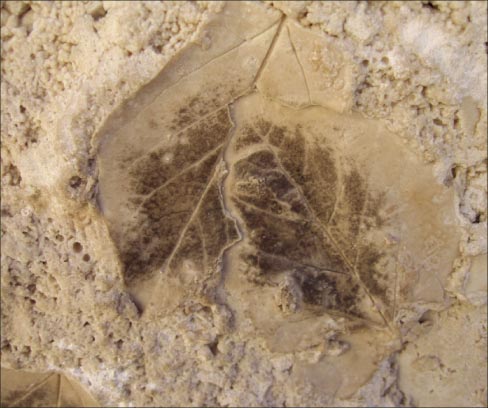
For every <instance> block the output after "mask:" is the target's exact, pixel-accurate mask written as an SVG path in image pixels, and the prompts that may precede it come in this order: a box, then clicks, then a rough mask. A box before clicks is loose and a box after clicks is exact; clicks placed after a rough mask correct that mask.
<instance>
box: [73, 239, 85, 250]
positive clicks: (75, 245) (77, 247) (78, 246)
mask: <svg viewBox="0 0 488 409" xmlns="http://www.w3.org/2000/svg"><path fill="white" fill-rule="evenodd" d="M82 250H83V246H82V245H81V243H79V242H77V241H75V242H74V243H73V251H74V252H75V253H81V251H82Z"/></svg>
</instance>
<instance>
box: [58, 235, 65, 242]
mask: <svg viewBox="0 0 488 409" xmlns="http://www.w3.org/2000/svg"><path fill="white" fill-rule="evenodd" d="M56 240H57V241H63V240H64V236H63V235H62V234H56Z"/></svg>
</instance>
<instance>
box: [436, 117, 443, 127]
mask: <svg viewBox="0 0 488 409" xmlns="http://www.w3.org/2000/svg"><path fill="white" fill-rule="evenodd" d="M434 124H436V125H439V126H442V121H441V120H440V119H439V118H434Z"/></svg>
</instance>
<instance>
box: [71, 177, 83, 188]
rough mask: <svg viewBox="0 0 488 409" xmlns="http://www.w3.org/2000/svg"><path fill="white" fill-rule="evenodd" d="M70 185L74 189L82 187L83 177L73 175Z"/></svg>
mask: <svg viewBox="0 0 488 409" xmlns="http://www.w3.org/2000/svg"><path fill="white" fill-rule="evenodd" d="M69 185H70V187H72V188H73V189H76V188H78V187H80V185H81V178H80V177H79V176H72V177H71V179H70V180H69Z"/></svg>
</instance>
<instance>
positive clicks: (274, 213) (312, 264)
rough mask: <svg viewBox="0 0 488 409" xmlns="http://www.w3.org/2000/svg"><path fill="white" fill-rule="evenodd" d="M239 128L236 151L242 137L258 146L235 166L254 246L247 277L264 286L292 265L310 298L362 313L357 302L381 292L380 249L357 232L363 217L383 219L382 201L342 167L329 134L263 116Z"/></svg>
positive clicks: (239, 201) (237, 196)
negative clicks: (317, 137) (311, 134)
mask: <svg viewBox="0 0 488 409" xmlns="http://www.w3.org/2000/svg"><path fill="white" fill-rule="evenodd" d="M242 135H244V136H246V138H245V139H244V138H242V139H237V140H236V143H237V145H238V146H237V147H236V148H235V149H236V150H239V149H240V148H241V147H242V146H244V144H243V142H242V141H243V140H245V141H246V146H248V147H249V146H251V147H252V141H256V142H255V145H256V148H255V149H257V150H252V149H251V153H249V154H248V155H247V156H244V157H243V158H241V159H239V160H238V161H237V162H236V163H235V164H234V168H233V170H234V177H235V187H234V191H233V196H232V200H233V202H234V205H235V207H236V209H237V210H238V212H239V214H240V218H241V219H242V221H243V223H244V229H245V231H246V232H247V233H248V243H249V244H250V245H251V248H253V249H254V251H250V252H248V253H247V254H244V255H242V260H243V262H244V263H247V265H248V268H247V269H245V270H244V271H245V274H246V277H247V278H248V279H249V280H251V281H252V282H255V283H257V284H259V285H266V284H267V283H270V282H272V281H274V282H275V281H276V277H278V276H280V274H281V275H283V274H284V273H289V272H290V271H293V276H294V277H295V281H296V282H297V283H299V285H300V287H301V291H302V293H303V302H304V303H305V304H306V305H309V306H310V307H311V308H313V309H316V308H321V309H323V310H330V311H338V312H341V313H346V314H349V315H352V316H361V311H360V308H359V304H360V303H361V302H362V300H363V299H364V298H365V297H367V296H368V295H367V293H368V292H369V293H370V294H373V295H374V296H379V297H381V298H382V299H384V294H385V283H382V282H381V280H380V279H379V277H380V274H381V273H379V272H378V263H379V261H380V259H381V257H382V254H381V252H379V251H377V250H375V249H374V248H373V247H372V246H362V239H361V237H360V235H361V231H360V227H361V225H362V221H363V219H364V218H365V217H368V218H369V219H370V220H375V223H376V222H379V221H380V219H379V218H378V217H377V213H378V209H379V207H378V206H380V205H381V203H382V201H381V198H378V197H376V196H373V195H372V194H369V193H368V190H367V184H366V181H365V179H364V177H363V176H362V175H361V174H360V172H359V171H358V170H357V169H356V168H355V167H354V164H352V165H350V167H351V169H350V170H349V171H348V172H345V171H344V170H342V169H343V167H344V166H343V165H342V164H341V163H340V162H339V160H338V159H337V158H336V155H335V153H334V150H333V149H332V148H331V147H329V146H327V145H326V140H327V136H326V135H324V138H323V140H324V143H323V144H318V143H317V142H313V141H311V140H310V139H307V138H306V137H305V134H304V131H303V129H302V128H301V127H295V128H293V129H289V128H286V127H283V126H274V125H273V124H272V123H271V122H269V121H267V120H264V119H261V120H259V121H257V122H256V123H255V124H254V125H253V126H244V127H243V132H241V137H242ZM251 136H252V137H251ZM340 169H341V170H342V171H343V172H344V176H342V177H341V176H340V175H339V172H340ZM340 195H341V196H340ZM370 203H371V205H369V207H368V204H370ZM337 207H340V209H337ZM366 213H367V214H366ZM333 219H334V220H333ZM331 222H332V223H331ZM357 259H358V260H359V262H357V261H356V260H357ZM365 290H366V291H365Z"/></svg>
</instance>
